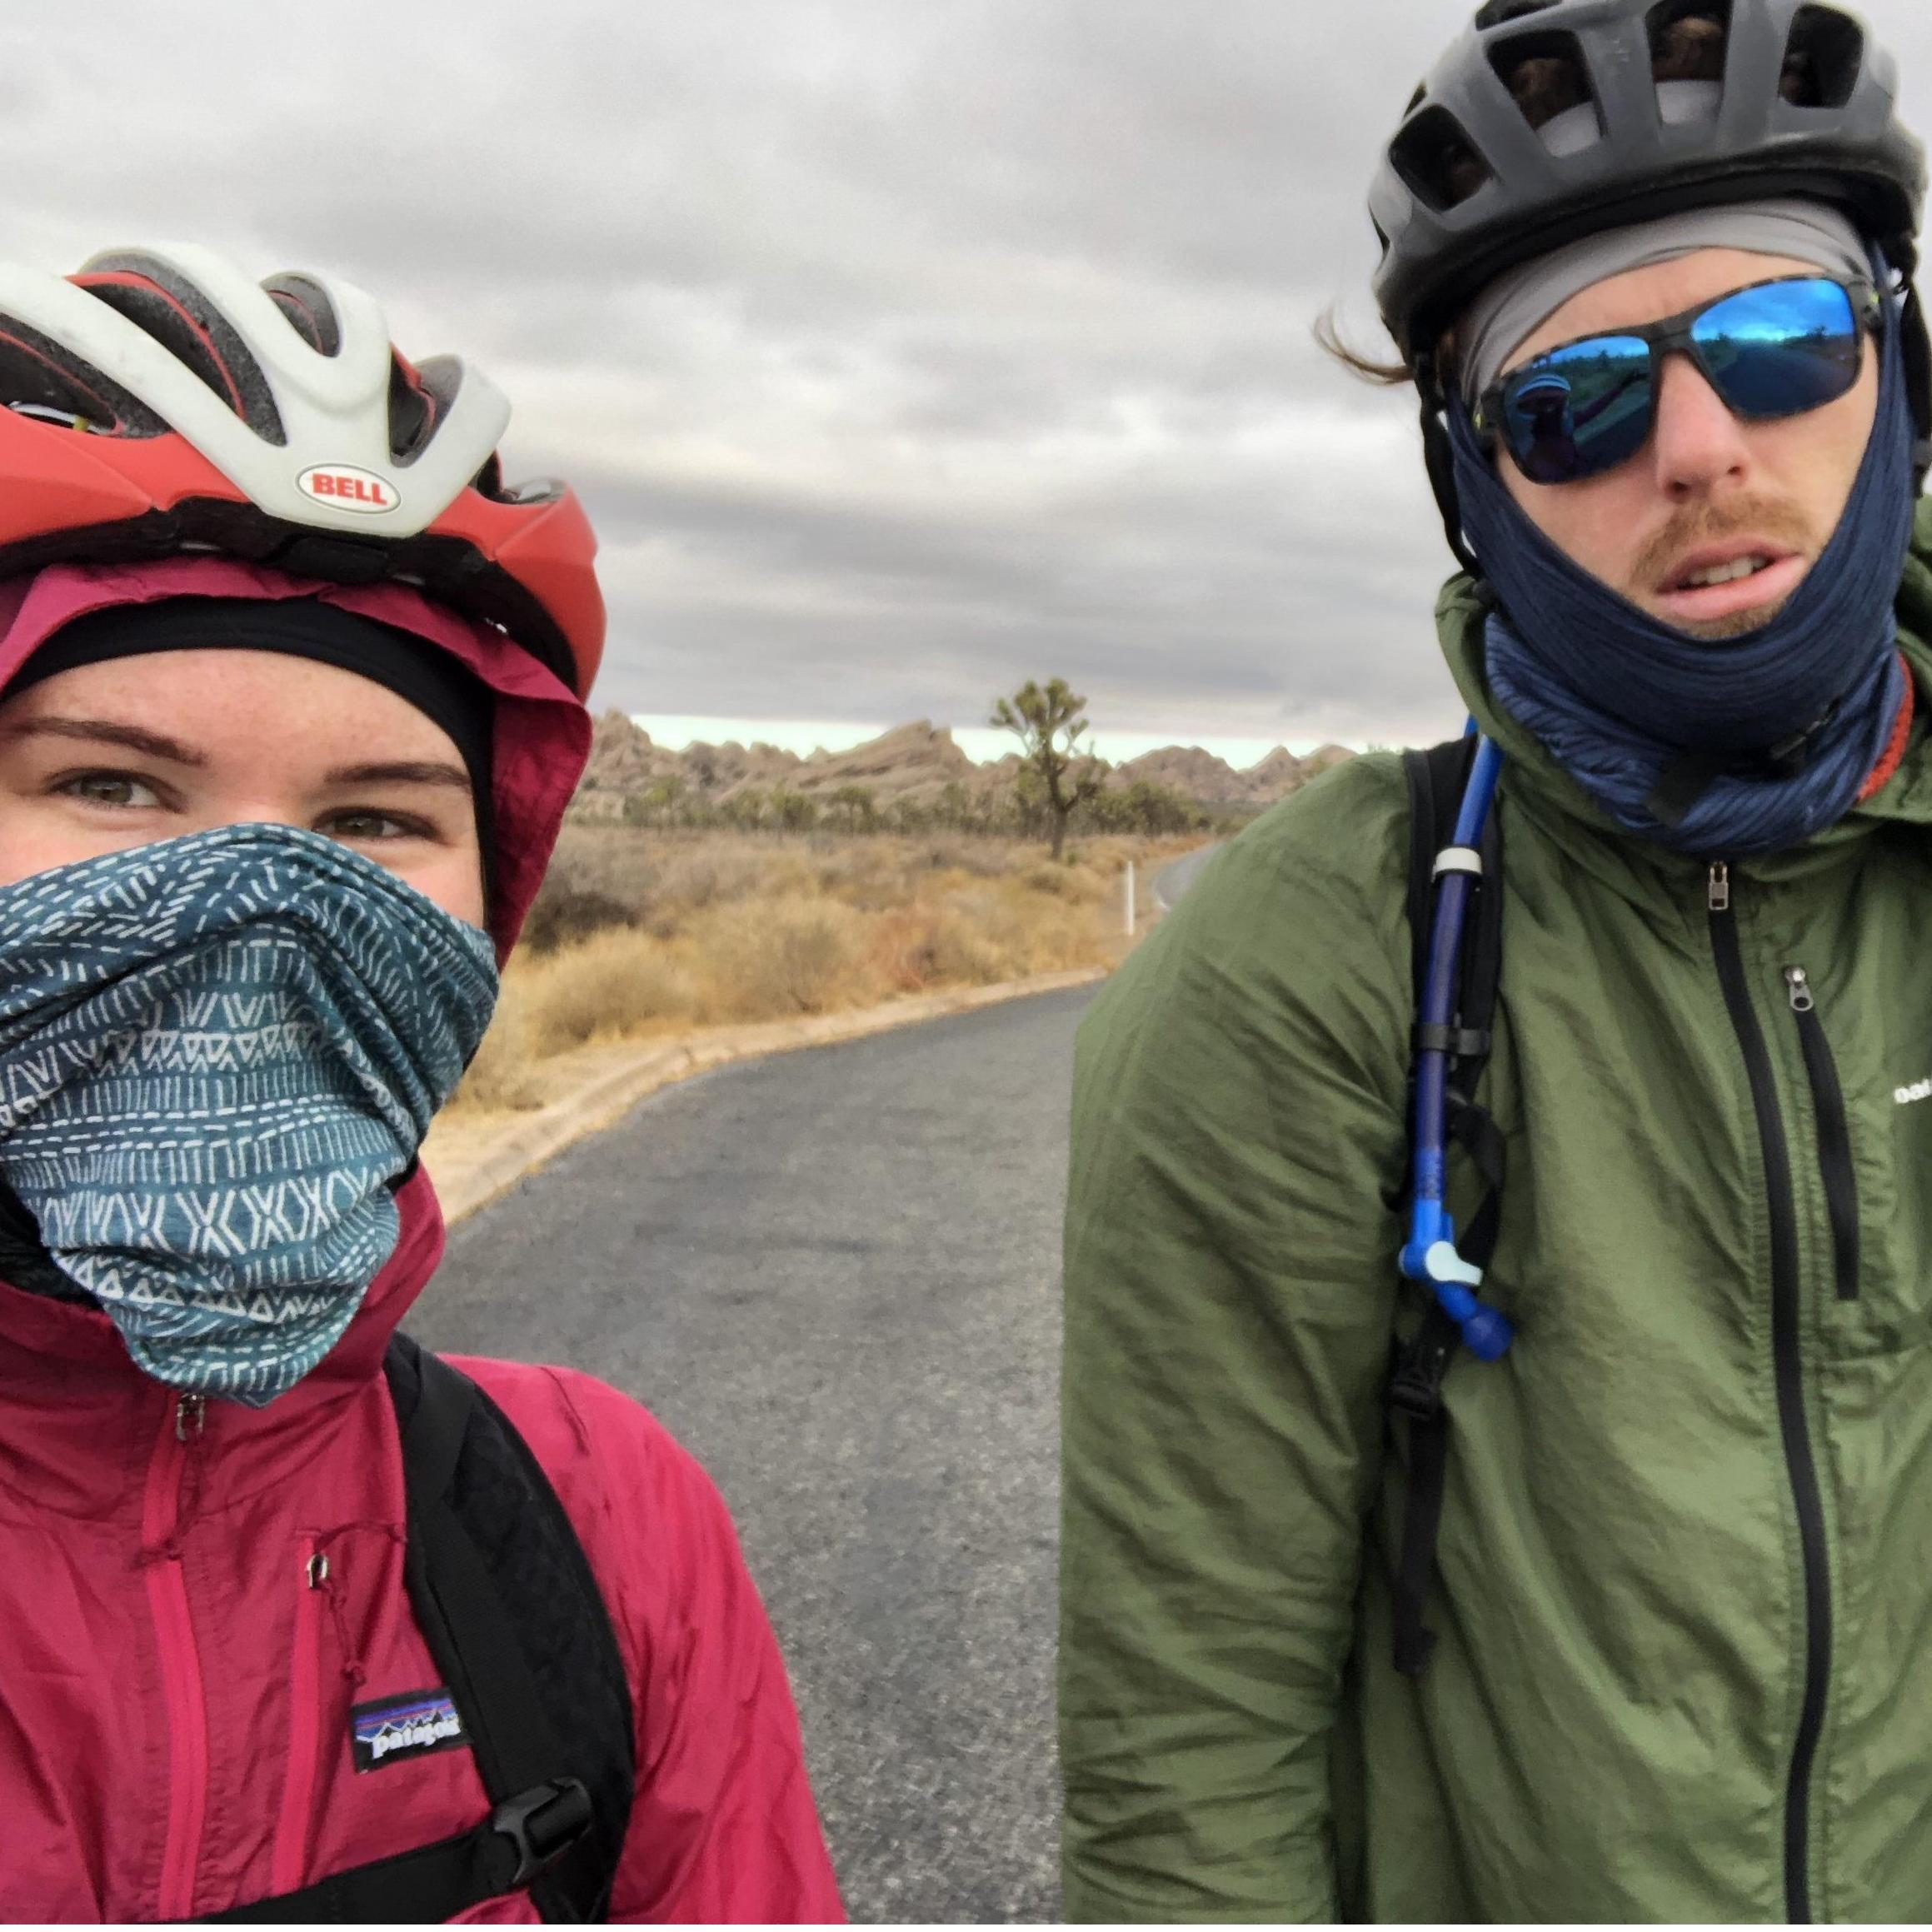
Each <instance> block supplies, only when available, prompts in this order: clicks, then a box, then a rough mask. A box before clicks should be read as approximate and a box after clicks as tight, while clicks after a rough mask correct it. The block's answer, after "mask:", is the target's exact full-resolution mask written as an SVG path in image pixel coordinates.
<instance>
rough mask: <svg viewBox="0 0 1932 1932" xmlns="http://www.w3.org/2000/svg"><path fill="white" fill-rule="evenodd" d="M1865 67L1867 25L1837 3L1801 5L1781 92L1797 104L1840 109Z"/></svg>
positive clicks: (1787, 44)
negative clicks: (1861, 24) (1824, 5)
mask: <svg viewBox="0 0 1932 1932" xmlns="http://www.w3.org/2000/svg"><path fill="white" fill-rule="evenodd" d="M1864 67H1865V29H1864V28H1863V27H1860V25H1859V23H1858V22H1856V21H1855V20H1854V19H1853V18H1852V17H1850V14H1847V13H1840V12H1839V10H1838V9H1837V8H1836V7H1800V8H1799V9H1798V12H1797V14H1796V17H1795V18H1794V19H1793V20H1792V22H1791V37H1790V39H1789V40H1788V41H1786V42H1785V72H1784V77H1783V78H1782V80H1780V82H1779V90H1778V91H1779V92H1780V93H1781V94H1783V96H1784V97H1785V99H1786V100H1787V101H1789V102H1790V103H1791V104H1792V105H1793V106H1794V107H1844V106H1845V103H1846V102H1848V101H1850V98H1851V97H1852V93H1853V92H1854V90H1855V88H1856V87H1857V86H1858V78H1859V75H1860V73H1861V72H1863V71H1864Z"/></svg>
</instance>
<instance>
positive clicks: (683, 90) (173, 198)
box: [0, 0, 1932, 744]
mask: <svg viewBox="0 0 1932 1932" xmlns="http://www.w3.org/2000/svg"><path fill="white" fill-rule="evenodd" d="M1467 11H1468V8H1467V6H1466V5H1465V4H1464V3H1463V0H1338V4H1336V5H1335V7H1332V8H1318V7H1315V5H1314V4H1313V3H1312V0H1185V3H1184V0H706V4H704V5H701V6H700V5H695V4H693V3H692V0H676V3H671V0H633V4H632V5H629V6H627V7H617V6H615V5H602V6H597V7H591V6H579V5H573V4H569V3H567V0H543V3H542V4H533V3H532V0H518V3H517V4H514V5H512V4H507V3H502V0H464V4H462V6H460V7H457V6H447V5H437V6H433V7H432V6H430V5H427V4H422V3H419V0H383V3H381V4H372V3H369V0H334V3H332V4H322V3H320V0H301V3H300V4H287V3H286V0H246V3H242V0H220V3H211V0H200V3H198V4H197V5H196V6H194V7H157V6H155V5H153V4H152V0H112V3H95V0H66V3H64V4H62V5H60V6H58V7H52V6H39V5H34V6H27V5H22V6H17V7H9V8H7V11H6V13H5V15H4V16H3V17H0V18H3V20H4V24H0V167H3V168H4V170H5V179H6V181H7V184H8V189H9V192H7V195H6V196H5V197H4V200H3V201H0V250H3V251H4V252H5V253H7V255H10V256H12V257H17V258H19V259H22V260H25V261H27V262H32V263H34V264H36V265H37V266H41V267H47V268H52V269H58V270H62V271H66V270H68V269H71V268H72V267H75V266H77V264H78V262H80V260H81V259H82V257H85V256H86V255H87V254H89V253H91V252H94V251H95V250H97V249H98V248H101V247H107V246H110V245H119V244H124V243H127V242H142V241H147V240H153V239H160V238H170V239H172V238H182V239H192V240H197V241H202V242H207V243H210V244H212V245H213V246H215V247H219V248H222V249H223V250H225V251H227V252H229V253H231V254H232V255H233V256H234V257H236V258H237V260H238V261H239V262H242V264H243V265H244V266H246V267H248V268H250V269H251V270H252V271H253V272H256V273H258V274H266V273H268V272H272V271H273V270H276V269H279V268H285V267H311V268H318V269H322V270H323V271H325V272H326V271H329V270H333V271H336V272H339V273H342V274H344V275H347V276H348V277H350V278H351V279H352V280H355V281H357V282H361V283H362V285H363V286H364V287H367V288H368V289H370V290H371V291H372V292H374V293H375V294H376V295H377V296H378V297H380V298H381V299H382V302H384V304H385V306H386V307H387V310H388V312H389V315H390V317H391V321H392V327H393V329H394V331H395V333H396V334H397V338H398V340H399V341H400V342H401V343H402V347H404V348H405V349H406V350H407V351H408V352H412V353H414V354H418V355H422V354H428V353H431V352H436V351H438V350H443V349H450V350H455V351H457V352H461V353H462V354H464V355H466V356H468V357H471V358H472V359H473V360H474V361H476V362H477V363H478V364H480V365H481V366H482V367H485V368H487V369H488V370H489V372H491V373H492V376H494V377H496V379H497V381H498V382H500V383H501V384H502V386H503V387H505V388H506V389H507V391H508V392H509V394H510V396H511V398H512V402H513V403H514V404H515V406H516V409H517V417H516V421H515V422H514V424H513V426H512V431H511V441H510V448H509V452H508V456H509V461H510V468H511V471H512V474H517V473H527V472H546V471H554V472H558V473H561V474H562V475H565V476H567V477H570V478H571V479H572V481H573V482H575V483H576V484H577V486H578V487H579V488H580V489H581V490H582V492H583V493H584V495H585V497H586V498H587V501H588V502H589V504H590V506H591V508H592V514H593V516H594V517H595V518H596V521H597V526H598V528H599V531H600V533H601V535H602V542H603V551H602V560H603V565H604V582H605V588H606V592H607V597H608V598H609V601H610V605H611V617H612V627H611V644H610V651H609V655H608V656H607V658H606V661H605V668H604V672H603V676H602V680H601V681H600V684H599V686H598V691H597V698H598V701H600V702H607V703H611V704H616V705H619V706H622V707H623V708H624V709H626V710H627V711H639V712H650V713H672V714H684V715H694V714H695V715H701V716H717V715H725V716H735V717H746V718H770V719H773V720H780V719H786V718H807V719H815V720H839V719H851V720H861V721H896V720H901V719H910V718H913V717H921V716H923V717H930V718H931V719H933V720H935V721H937V722H939V723H941V724H946V723H952V724H958V725H976V724H979V723H981V722H982V721H983V720H984V717H985V714H986V709H987V706H988V702H989V700H990V698H991V696H992V694H993V693H995V692H996V691H1001V690H1002V689H1010V688H1011V687H1012V686H1014V685H1015V684H1016V683H1017V682H1018V681H1021V680H1022V679H1024V678H1026V677H1028V676H1047V675H1050V674H1059V675H1061V676H1066V677H1068V678H1070V679H1071V680H1072V681H1073V682H1074V683H1075V685H1076V687H1077V688H1079V689H1080V690H1081V691H1084V692H1086V694H1087V696H1088V697H1089V699H1090V700H1091V711H1092V714H1093V716H1094V719H1095V721H1096V726H1098V727H1099V728H1100V730H1101V735H1102V739H1103V744H1104V741H1105V737H1106V733H1107V732H1108V731H1110V730H1111V731H1114V732H1116V733H1120V734H1133V735H1135V736H1141V735H1152V736H1160V737H1172V738H1179V739H1183V740H1186V739H1194V738H1210V739H1213V738H1226V739H1245V740H1256V739H1266V740H1273V739H1276V738H1285V739H1288V740H1290V741H1297V742H1300V741H1312V740H1315V739H1320V738H1325V737H1335V738H1340V739H1342V740H1345V741H1351V742H1356V743H1359V742H1361V741H1364V740H1365V739H1370V738H1377V739H1385V740H1402V739H1412V738H1420V737H1422V736H1427V735H1435V734H1440V732H1442V731H1445V730H1447V729H1450V728H1452V727H1453V726H1454V725H1455V721H1456V718H1457V716H1458V714H1457V712H1456V710H1455V700H1454V696H1453V693H1452V692H1451V691H1450V686H1449V684H1448V680H1447V677H1446V675H1445V673H1444V671H1442V670H1441V668H1440V663H1439V661H1438V659H1437V656H1436V652H1435V643H1434V638H1433V632H1432V627H1431V626H1430V619H1429V612H1430V606H1431V603H1432V602H1433V597H1434V593H1435V587H1436V585H1437V584H1438V582H1440V579H1441V577H1443V576H1444V575H1445V571H1446V568H1447V552H1446V551H1445V549H1444V547H1443V544H1442V539H1441V534H1440V526H1439V524H1438V523H1437V522H1436V520H1435V514H1434V511H1433V508H1432V506H1431V504H1430V500H1429V497H1428V493H1427V491H1426V488H1425V485H1424V483H1423V482H1422V478H1421V474H1420V457H1419V454H1418V448H1417V443H1416V439H1415V431H1414V427H1413V424H1412V420H1411V416H1410V408H1409V407H1408V405H1407V404H1406V403H1405V402H1404V401H1401V400H1398V399H1397V398H1395V397H1390V396H1387V395H1384V394H1380V393H1378V392H1374V391H1370V390H1365V389H1363V388H1361V387H1358V386H1357V385H1355V384H1354V383H1352V382H1350V381H1348V380H1347V379H1346V378H1345V377H1343V376H1341V375H1340V373H1339V372H1336V371H1335V370H1334V369H1333V368H1332V367H1330V365H1328V364H1327V363H1326V362H1324V360H1323V359H1322V358H1321V357H1320V356H1319V355H1318V354H1317V352H1315V349H1314V348H1313V347H1312V345H1311V344H1310V340H1309V327H1310V322H1312V320H1313V318H1314V317H1315V315H1316V313H1317V312H1319V311H1320V309H1321V308H1322V307H1324V306H1325V304H1327V303H1328V302H1330V301H1332V300H1335V299H1337V298H1339V299H1340V301H1341V302H1342V303H1343V311H1344V314H1345V317H1350V318H1352V320H1353V321H1354V322H1355V327H1356V332H1358V333H1359V334H1360V335H1361V336H1362V337H1363V338H1364V339H1365V341H1368V342H1374V341H1375V339H1376V338H1375V335H1374V333H1373V331H1372V328H1371V324H1372V319H1373V310H1372V308H1371V307H1370V302H1369V299H1368V296H1367V278H1368V275H1369V272H1370V268H1371V267H1372V266H1373V263H1374V259H1375V256H1374V249H1373V245H1372V240H1371V238H1370V235H1369V232H1368V225H1367V220H1366V217H1365V214H1364V212H1363V197H1364V194H1365V188H1366V185H1367V182H1368V179H1369V176H1370V172H1371V171H1372V169H1373V167H1374V165H1375V156H1376V151H1377V147H1378V144H1379V142H1380V141H1381V140H1382V139H1384V138H1385V137H1386V135H1387V133H1388V132H1389V131H1390V128H1391V127H1392V126H1393V124H1394V121H1395V117H1396V115H1397V114H1398V112H1400V108H1401V107H1402V105H1403V102H1405V99H1406V98H1407V96H1408V94H1409V92H1410V89H1411V87H1413V86H1414V84H1415V81H1416V80H1417V79H1418V78H1419V77H1420V74H1421V73H1422V72H1423V71H1424V69H1425V67H1427V66H1428V65H1429V64H1430V62H1432V60H1433V59H1434V57H1435V53H1436V52H1437V51H1438V50H1439V48H1440V46H1441V45H1442V44H1443V43H1444V42H1445V41H1446V40H1447V38H1448V37H1449V36H1450V34H1451V33H1452V32H1454V31H1455V28H1456V27H1457V26H1458V25H1459V24H1460V22H1461V20H1462V19H1463V18H1464V17H1465V15H1466V12H1467ZM1865 13H1866V16H1867V17H1868V18H1869V19H1870V20H1871V21H1872V22H1873V23H1874V25H1875V27H1877V29H1878V31H1879V32H1880V36H1881V37H1883V38H1884V39H1885V41H1886V42H1888V43H1889V44H1890V46H1891V47H1893V48H1894V49H1895V52H1897V53H1898V55H1899V57H1900V61H1901V63H1902V65H1903V67H1904V69H1905V102H1906V107H1907V111H1908V112H1909V113H1910V115H1911V116H1912V117H1913V118H1914V121H1915V125H1917V126H1919V127H1922V128H1925V127H1932V113H1929V112H1927V110H1928V108H1932V8H1928V7H1926V6H1925V4H1924V0H1873V3H1872V4H1870V6H1869V7H1866V8H1865ZM1324 22H1337V23H1340V27H1342V28H1344V29H1345V30H1346V32H1347V33H1348V35H1349V36H1350V38H1349V39H1348V40H1347V41H1345V40H1344V39H1343V38H1342V37H1341V35H1340V33H1339V32H1337V31H1336V29H1335V27H1332V26H1328V25H1325V24H1323V23H1324Z"/></svg>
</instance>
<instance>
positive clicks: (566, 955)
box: [519, 932, 696, 1053]
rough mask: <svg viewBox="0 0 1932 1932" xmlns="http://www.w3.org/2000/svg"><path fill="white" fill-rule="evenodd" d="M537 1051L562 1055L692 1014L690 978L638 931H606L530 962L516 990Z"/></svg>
mask: <svg viewBox="0 0 1932 1932" xmlns="http://www.w3.org/2000/svg"><path fill="white" fill-rule="evenodd" d="M519 991H521V992H522V996H523V999H524V1002H525V1006H526V1010H527V1012H528V1015H529V1028H530V1043H531V1046H532V1050H533V1051H536V1052H537V1053H562V1052H565V1051H568V1049H570V1048H571V1047H572V1046H582V1045H583V1044H584V1043H585V1042H586V1041H590V1040H595V1039H597V1038H598V1037H600V1036H603V1037H607V1038H621V1037H622V1036H624V1035H625V1034H627V1033H634V1032H637V1031H642V1030H644V1029H646V1028H648V1027H650V1026H655V1025H658V1024H661V1023H663V1022H665V1021H675V1020H682V1019H686V1018H688V1017H690V1016H691V1012H692V1010H693V1007H694V1006H695V1005H696V998H695V995H694V993H693V991H692V988H691V981H690V980H689V978H688V977H687V976H686V974H685V972H684V971H683V970H682V969H681V967H680V966H678V965H677V964H676V961H673V960H672V959H671V958H670V957H669V956H667V955H666V952H665V951H664V949H663V948H662V947H661V946H658V945H657V944H656V943H655V942H654V941H652V940H651V938H650V937H649V936H647V935H646V934H644V933H642V932H604V933H600V934H599V935H598V936H597V937H595V938H593V939H590V940H587V941H585V942H584V943H583V944H582V945H581V946H572V948H571V949H570V950H569V951H567V952H561V953H558V954H556V955H555V956H552V957H551V958H549V959H547V960H541V961H534V962H532V965H531V966H530V967H529V968H528V970H527V972H526V974H525V975H524V976H523V977H522V984H521V986H520V988H519Z"/></svg>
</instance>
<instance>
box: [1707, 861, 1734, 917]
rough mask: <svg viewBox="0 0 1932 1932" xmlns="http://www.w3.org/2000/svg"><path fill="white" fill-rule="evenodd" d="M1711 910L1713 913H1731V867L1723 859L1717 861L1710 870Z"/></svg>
mask: <svg viewBox="0 0 1932 1932" xmlns="http://www.w3.org/2000/svg"><path fill="white" fill-rule="evenodd" d="M1710 909H1711V911H1713V912H1728V911H1730V866H1727V865H1726V864H1725V862H1724V861H1723V860H1722V859H1718V860H1716V861H1714V862H1713V863H1712V866H1711V868H1710Z"/></svg>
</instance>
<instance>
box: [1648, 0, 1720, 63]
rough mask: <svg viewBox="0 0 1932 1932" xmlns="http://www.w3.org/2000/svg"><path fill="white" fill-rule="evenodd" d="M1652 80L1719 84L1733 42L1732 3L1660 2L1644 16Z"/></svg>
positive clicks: (1704, 0)
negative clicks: (1727, 53)
mask: <svg viewBox="0 0 1932 1932" xmlns="http://www.w3.org/2000/svg"><path fill="white" fill-rule="evenodd" d="M1645 26H1646V27H1647V29H1648V30H1649V33H1650V75H1651V78H1652V79H1653V80H1655V81H1657V82H1660V83H1661V82H1665V81H1720V82H1721V81H1722V80H1723V78H1724V57H1725V48H1726V47H1728V46H1729V44H1730V0H1660V4H1659V5H1657V6H1655V7H1652V8H1651V9H1650V12H1649V13H1648V14H1647V15H1646V16H1645Z"/></svg>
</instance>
